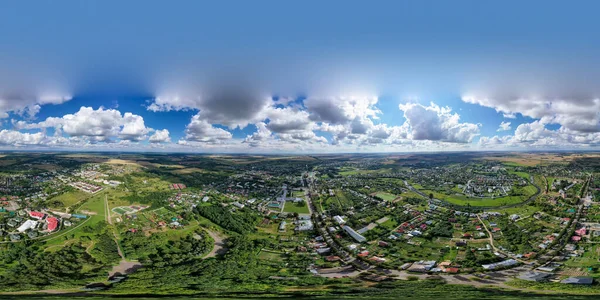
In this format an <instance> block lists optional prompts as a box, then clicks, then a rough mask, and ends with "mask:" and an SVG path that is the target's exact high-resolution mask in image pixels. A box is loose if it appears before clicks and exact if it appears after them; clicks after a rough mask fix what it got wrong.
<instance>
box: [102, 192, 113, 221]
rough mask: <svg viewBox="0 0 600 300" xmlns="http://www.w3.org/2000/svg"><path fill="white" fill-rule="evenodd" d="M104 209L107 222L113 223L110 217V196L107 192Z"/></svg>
mask: <svg viewBox="0 0 600 300" xmlns="http://www.w3.org/2000/svg"><path fill="white" fill-rule="evenodd" d="M104 210H105V211H106V212H105V213H104V217H105V218H106V222H107V223H108V224H110V225H112V218H111V217H110V209H109V207H108V196H107V195H106V194H104Z"/></svg>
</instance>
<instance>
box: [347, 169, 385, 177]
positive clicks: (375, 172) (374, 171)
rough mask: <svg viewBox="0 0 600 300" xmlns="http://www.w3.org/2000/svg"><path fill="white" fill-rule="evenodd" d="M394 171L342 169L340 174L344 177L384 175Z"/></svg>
mask: <svg viewBox="0 0 600 300" xmlns="http://www.w3.org/2000/svg"><path fill="white" fill-rule="evenodd" d="M391 171H392V169H389V168H388V169H378V170H359V169H353V168H342V170H341V171H340V172H339V174H340V175H342V176H351V175H361V174H384V173H390V172H391Z"/></svg>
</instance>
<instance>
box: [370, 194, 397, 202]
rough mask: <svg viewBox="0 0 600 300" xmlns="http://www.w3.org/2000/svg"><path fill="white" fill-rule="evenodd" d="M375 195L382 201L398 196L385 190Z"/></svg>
mask: <svg viewBox="0 0 600 300" xmlns="http://www.w3.org/2000/svg"><path fill="white" fill-rule="evenodd" d="M375 196H377V197H379V198H381V199H383V200H384V201H393V200H394V199H396V198H398V196H396V195H394V194H390V193H387V192H377V194H375Z"/></svg>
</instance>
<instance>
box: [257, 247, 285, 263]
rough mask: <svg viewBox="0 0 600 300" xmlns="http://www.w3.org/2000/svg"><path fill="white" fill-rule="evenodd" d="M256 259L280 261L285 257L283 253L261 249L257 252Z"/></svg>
mask: <svg viewBox="0 0 600 300" xmlns="http://www.w3.org/2000/svg"><path fill="white" fill-rule="evenodd" d="M258 259H263V260H272V261H282V260H284V259H285V254H283V253H280V252H275V251H270V250H265V249H263V250H261V251H260V252H259V253H258Z"/></svg>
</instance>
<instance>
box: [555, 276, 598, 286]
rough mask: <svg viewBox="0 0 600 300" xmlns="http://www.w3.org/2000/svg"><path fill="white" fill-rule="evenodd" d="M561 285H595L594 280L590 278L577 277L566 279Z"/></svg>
mask: <svg viewBox="0 0 600 300" xmlns="http://www.w3.org/2000/svg"><path fill="white" fill-rule="evenodd" d="M560 283H566V284H584V285H590V284H592V283H594V278H593V277H588V276H575V277H569V278H566V279H564V280H562V281H561V282H560Z"/></svg>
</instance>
